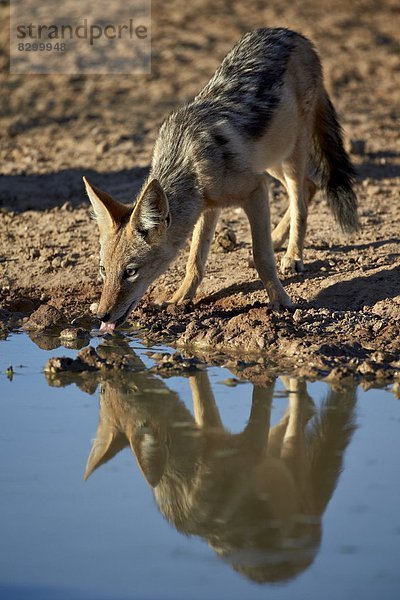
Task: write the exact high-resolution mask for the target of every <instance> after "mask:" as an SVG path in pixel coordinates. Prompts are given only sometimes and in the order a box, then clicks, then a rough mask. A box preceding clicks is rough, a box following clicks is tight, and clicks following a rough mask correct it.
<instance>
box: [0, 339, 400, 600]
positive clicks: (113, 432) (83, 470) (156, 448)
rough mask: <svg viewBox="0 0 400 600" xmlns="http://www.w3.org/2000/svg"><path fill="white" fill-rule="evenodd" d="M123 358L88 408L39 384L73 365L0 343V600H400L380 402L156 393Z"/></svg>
mask: <svg viewBox="0 0 400 600" xmlns="http://www.w3.org/2000/svg"><path fill="white" fill-rule="evenodd" d="M130 347H131V351H132V353H135V355H136V358H135V361H136V363H137V365H138V369H139V368H140V369H141V370H140V371H139V372H137V373H133V374H130V375H129V376H128V375H123V374H121V373H120V374H119V375H117V376H115V377H113V378H109V379H107V380H103V381H101V382H99V386H98V388H97V390H96V391H95V392H94V393H92V394H89V393H87V392H84V391H82V390H81V389H79V388H78V387H77V386H76V385H75V384H71V385H68V386H66V387H51V386H49V385H48V384H47V382H46V378H45V376H44V374H43V366H44V364H45V362H46V361H47V359H48V358H49V357H50V356H55V355H57V356H60V355H69V356H75V354H76V351H74V350H66V349H62V350H60V349H57V350H53V351H51V352H48V351H45V350H41V349H39V348H38V347H37V346H36V345H35V344H33V342H31V341H30V340H29V338H27V337H26V336H25V335H13V336H11V337H10V338H9V339H8V340H7V341H4V342H0V414H1V429H0V486H1V487H0V489H1V494H0V531H1V537H0V598H1V599H2V600H3V599H4V600H6V599H7V600H17V599H18V600H20V599H21V600H22V599H23V600H26V599H29V600H30V599H35V600H36V599H38V600H39V599H41V600H50V599H52V600H53V599H54V600H66V599H68V600H78V599H79V600H81V599H82V600H84V599H91V598H93V599H98V600H103V599H107V600H113V599H126V600H128V599H138V600H139V599H140V600H141V599H143V600H152V599H154V600H156V599H157V600H158V599H160V600H161V599H162V600H164V599H165V600H167V599H168V600H169V599H171V600H180V599H185V600H192V599H204V598H207V599H208V598H209V599H214V598H215V599H224V598H229V599H243V598H246V599H247V598H248V599H253V598H254V599H258V598H269V599H272V600H275V599H286V598H288V599H289V598H290V599H292V598H300V599H303V598H307V599H314V598H315V599H317V598H318V599H320V598H324V599H330V598H332V599H333V598H335V599H336V598H341V599H347V598H354V597H358V598H363V599H369V598H371V599H375V598H377V597H380V598H381V599H382V600H383V599H385V600H391V599H395V598H399V597H400V510H399V506H400V468H399V457H400V435H399V431H400V402H399V401H398V400H396V399H395V397H394V395H393V394H392V393H391V391H390V390H377V389H372V390H369V391H367V392H365V391H364V390H362V389H361V388H358V389H356V388H354V387H350V388H346V389H342V390H340V389H334V388H332V387H331V386H329V385H327V384H325V383H322V382H317V383H311V384H310V383H307V384H305V383H302V382H299V381H296V380H294V379H288V378H285V377H282V378H279V379H277V380H276V381H275V382H272V383H271V385H270V386H267V387H263V388H261V387H257V386H253V385H252V384H250V383H245V384H241V385H238V386H237V387H228V386H226V385H224V384H222V383H221V381H223V380H225V379H226V378H227V377H229V376H231V373H229V371H227V370H225V369H221V368H210V369H208V371H207V372H200V373H198V374H197V375H196V376H193V377H190V378H183V377H173V378H170V379H161V378H159V377H156V376H154V375H153V374H151V373H149V372H148V371H143V368H142V367H143V363H144V364H145V365H146V366H147V367H148V366H150V365H151V364H152V363H151V361H150V359H148V357H147V356H146V355H145V354H144V351H145V349H144V348H142V347H141V345H140V343H139V342H136V341H134V342H131V344H130ZM125 351H126V348H125ZM10 364H12V365H13V366H14V370H15V375H14V377H13V379H12V381H10V380H8V379H7V377H6V374H5V371H6V369H7V367H8V366H9V365H10ZM22 365H23V366H22ZM86 389H90V386H89V387H88V386H86ZM90 391H93V390H90ZM84 476H85V477H86V480H84Z"/></svg>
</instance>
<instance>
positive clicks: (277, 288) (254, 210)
mask: <svg viewBox="0 0 400 600" xmlns="http://www.w3.org/2000/svg"><path fill="white" fill-rule="evenodd" d="M243 208H244V210H245V212H246V215H247V218H248V219H249V222H250V227H251V237H252V241H253V257H254V264H255V266H256V269H257V271H258V274H259V276H260V279H261V281H262V282H263V284H264V285H265V287H266V289H267V292H268V296H269V299H270V301H271V304H272V306H273V307H274V308H279V307H280V306H290V305H291V302H290V298H289V296H288V295H287V294H286V292H285V290H284V289H283V287H282V284H281V282H280V281H279V278H278V273H277V271H276V263H275V256H274V250H273V247H272V240H271V220H270V214H269V204H268V188H267V184H266V182H265V180H264V179H260V183H259V185H258V187H257V189H256V190H255V191H254V192H253V193H252V194H251V195H250V197H249V198H248V199H247V201H246V204H245V205H244V207H243Z"/></svg>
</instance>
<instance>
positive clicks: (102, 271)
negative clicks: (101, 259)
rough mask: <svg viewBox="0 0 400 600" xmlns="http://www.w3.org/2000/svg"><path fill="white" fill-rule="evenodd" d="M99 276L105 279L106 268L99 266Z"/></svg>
mask: <svg viewBox="0 0 400 600" xmlns="http://www.w3.org/2000/svg"><path fill="white" fill-rule="evenodd" d="M100 275H101V276H102V277H105V276H106V268H105V266H104V265H100Z"/></svg>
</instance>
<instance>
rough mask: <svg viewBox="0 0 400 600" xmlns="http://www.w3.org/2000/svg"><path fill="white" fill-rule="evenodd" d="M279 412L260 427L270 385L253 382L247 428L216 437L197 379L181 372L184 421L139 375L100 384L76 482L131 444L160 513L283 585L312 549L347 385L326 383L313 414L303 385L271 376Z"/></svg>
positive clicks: (216, 418) (348, 405) (335, 463)
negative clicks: (278, 385) (284, 400)
mask: <svg viewBox="0 0 400 600" xmlns="http://www.w3.org/2000/svg"><path fill="white" fill-rule="evenodd" d="M282 380H283V383H284V385H285V387H286V389H287V395H288V407H287V410H286V412H285V414H284V415H283V417H282V418H281V420H280V421H279V422H278V423H277V424H276V425H275V426H273V427H271V426H270V417H271V406H272V398H273V394H274V386H275V381H271V383H270V384H269V385H267V386H266V387H263V388H261V387H256V386H255V387H254V388H253V394H252V406H251V411H250V417H249V421H248V423H247V425H246V426H245V428H244V429H243V431H242V432H241V433H238V434H232V433H230V432H229V431H227V430H226V429H225V428H224V426H223V424H222V420H221V417H220V414H219V410H218V407H217V404H216V401H215V398H214V394H213V391H212V388H211V385H210V382H209V379H208V376H207V373H205V372H199V373H196V375H193V376H191V377H190V386H191V391H192V397H193V412H194V416H192V414H191V413H190V411H189V410H188V409H187V408H186V407H185V405H184V404H183V402H182V401H181V400H180V399H179V397H178V396H177V394H175V393H174V392H172V391H171V390H169V389H168V387H167V386H166V384H165V383H164V381H162V380H160V379H158V378H156V377H154V376H152V375H151V374H150V373H148V372H142V373H138V374H133V375H132V374H131V375H130V376H129V377H126V376H125V377H124V378H123V379H122V378H121V379H120V380H115V381H111V380H109V381H106V382H104V383H103V384H102V390H101V394H100V420H99V426H98V431H97V435H96V439H95V441H94V443H93V448H92V451H91V453H90V456H89V459H88V464H87V468H86V472H85V479H86V478H87V477H88V476H89V475H90V473H92V472H93V471H94V469H96V468H97V467H99V466H100V465H101V464H103V463H105V462H106V461H108V460H110V459H111V458H112V457H113V456H114V455H115V454H116V453H117V452H118V451H119V450H121V449H122V448H123V447H125V446H130V448H131V450H132V452H133V454H134V455H135V457H136V460H137V463H138V465H139V467H140V469H141V471H142V473H143V475H144V477H145V478H146V480H147V482H148V483H149V484H150V485H151V486H152V488H153V492H154V497H155V500H156V503H157V506H158V508H159V510H160V512H161V513H162V514H163V515H164V517H165V518H166V519H167V520H168V521H169V522H170V523H171V524H172V525H173V526H174V527H175V528H176V529H178V530H179V531H181V532H182V533H185V534H186V535H196V536H200V537H201V538H203V539H205V540H207V542H208V543H209V545H210V546H211V547H212V548H213V549H214V550H215V552H217V554H218V555H219V556H220V557H221V558H222V559H223V560H224V561H226V562H227V563H229V564H230V565H231V566H232V567H233V568H234V569H235V570H237V571H238V572H240V573H242V574H243V575H245V576H246V577H248V578H250V579H251V580H253V581H258V582H279V581H286V580H289V579H291V578H293V577H295V576H296V575H297V574H299V573H301V572H302V571H304V570H305V569H307V568H308V567H309V566H310V565H311V563H312V562H313V560H314V558H315V556H316V554H317V552H318V550H319V546H320V540H321V519H322V516H323V514H324V511H325V509H326V506H327V504H328V502H329V500H330V498H331V496H332V494H333V492H334V489H335V487H336V484H337V481H338V477H339V475H340V472H341V469H342V464H343V453H344V451H345V449H346V447H347V445H348V443H349V441H350V438H351V435H352V432H353V429H354V423H353V413H354V405H355V400H356V394H355V388H348V389H346V390H340V391H336V390H335V389H333V388H330V389H329V391H328V394H327V397H326V399H325V401H324V402H323V403H322V405H321V407H320V408H318V409H317V408H316V407H315V405H314V402H313V401H312V399H311V397H310V396H309V394H308V391H307V387H306V384H305V383H304V382H301V381H298V380H295V379H289V378H282Z"/></svg>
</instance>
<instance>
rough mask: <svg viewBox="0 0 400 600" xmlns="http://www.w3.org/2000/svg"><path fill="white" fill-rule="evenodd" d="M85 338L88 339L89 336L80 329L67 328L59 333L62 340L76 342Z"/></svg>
mask: <svg viewBox="0 0 400 600" xmlns="http://www.w3.org/2000/svg"><path fill="white" fill-rule="evenodd" d="M87 337H89V334H88V332H87V331H85V330H84V329H82V327H67V328H66V329H63V330H62V331H61V332H60V338H61V339H63V340H76V339H84V338H87Z"/></svg>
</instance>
